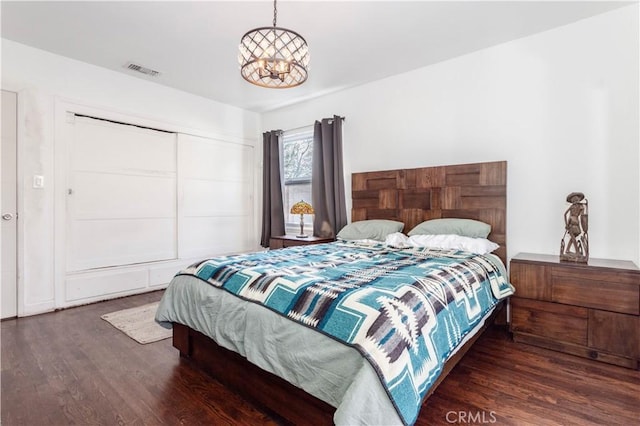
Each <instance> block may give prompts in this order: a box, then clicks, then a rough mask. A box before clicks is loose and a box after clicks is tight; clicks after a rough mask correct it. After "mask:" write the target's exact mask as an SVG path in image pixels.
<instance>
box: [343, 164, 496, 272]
mask: <svg viewBox="0 0 640 426" xmlns="http://www.w3.org/2000/svg"><path fill="white" fill-rule="evenodd" d="M351 193H352V199H353V205H352V210H351V220H352V221H357V220H366V219H390V220H397V221H400V222H404V232H405V233H407V232H409V231H410V230H411V229H413V227H414V226H416V225H417V224H419V223H421V222H423V221H425V220H428V219H437V218H452V217H458V218H465V219H475V220H480V221H482V222H485V223H488V224H489V225H491V234H489V239H490V240H491V241H493V242H495V243H497V244H500V248H499V249H497V250H496V251H495V254H496V255H498V256H499V257H500V258H501V259H502V261H503V262H504V264H505V265H506V264H507V239H506V217H507V214H506V213H507V162H506V161H495V162H490V163H475V164H460V165H453V166H436V167H421V168H417V169H399V170H385V171H376V172H363V173H353V175H352V177H351Z"/></svg>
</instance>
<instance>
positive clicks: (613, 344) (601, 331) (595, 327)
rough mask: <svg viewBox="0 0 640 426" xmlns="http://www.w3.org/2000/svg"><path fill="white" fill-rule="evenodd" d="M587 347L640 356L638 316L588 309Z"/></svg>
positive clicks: (634, 356) (632, 356)
mask: <svg viewBox="0 0 640 426" xmlns="http://www.w3.org/2000/svg"><path fill="white" fill-rule="evenodd" d="M589 347H591V348H595V349H600V350H605V351H608V352H613V353H618V354H621V355H623V356H627V357H629V358H640V317H639V316H636V315H626V314H616V313H614V312H604V311H597V310H593V309H590V310H589Z"/></svg>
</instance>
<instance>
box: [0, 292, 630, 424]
mask: <svg viewBox="0 0 640 426" xmlns="http://www.w3.org/2000/svg"><path fill="white" fill-rule="evenodd" d="M160 297H161V292H154V293H148V294H143V295H138V296H132V297H127V298H122V299H116V300H112V301H108V302H102V303H97V304H93V305H87V306H81V307H78V308H73V309H67V310H64V311H60V312H56V313H51V314H44V315H38V316H33V317H27V318H20V319H17V320H7V321H3V322H2V324H1V325H2V330H1V334H0V339H1V346H2V350H1V355H2V358H1V365H2V377H1V380H2V390H1V402H2V405H1V411H2V416H1V417H2V419H1V420H2V424H3V425H5V426H11V425H27V426H32V425H33V426H37V425H67V424H77V425H116V424H118V425H165V424H166V425H178V424H181V425H209V424H211V425H213V424H215V425H225V424H227V425H232V424H233V425H237V424H245V425H274V424H277V421H276V420H275V419H273V418H271V417H270V416H269V415H268V414H266V413H264V412H262V411H260V410H259V409H257V408H256V407H254V406H252V405H251V404H250V403H248V402H246V401H244V400H242V399H241V398H240V397H238V396H236V395H235V394H234V393H233V392H231V391H229V390H227V389H226V388H225V387H224V386H222V385H220V384H219V383H217V382H216V381H215V380H213V379H211V378H209V377H208V376H206V375H204V374H203V373H201V372H199V371H197V370H195V369H193V368H192V367H191V365H190V364H189V362H188V361H185V360H181V359H180V358H179V356H178V353H177V351H176V350H175V349H174V348H173V347H172V346H171V340H170V339H167V340H163V341H160V342H156V343H150V344H147V345H140V344H138V343H136V342H135V341H134V340H132V339H130V338H128V337H127V336H125V335H124V334H122V333H121V332H119V331H117V330H116V329H115V328H113V327H112V326H111V325H109V324H108V323H107V322H105V321H103V320H102V319H100V316H101V315H103V314H105V313H109V312H113V311H117V310H119V309H125V308H130V307H134V306H139V305H142V304H144V303H148V302H151V301H155V300H158V299H160ZM482 423H485V424H498V425H502V424H505V425H525V424H527V425H529V424H530V425H589V424H592V425H632V424H640V372H638V371H634V370H628V369H625V368H622V367H616V366H611V365H607V364H601V363H598V362H595V361H590V360H587V359H582V358H578V357H573V356H571V355H565V354H561V353H556V352H553V351H548V350H545V349H540V348H535V347H532V346H527V345H524V344H518V343H514V342H512V341H511V340H510V338H509V336H508V333H507V332H506V331H505V330H504V329H502V328H497V327H496V328H492V329H489V330H488V331H487V332H486V333H485V334H484V335H483V336H482V337H481V338H480V339H479V340H478V342H477V343H476V344H475V345H474V347H473V348H472V349H471V350H470V351H469V353H468V354H467V355H466V356H465V358H464V359H463V360H462V362H461V363H460V364H459V365H458V366H457V367H456V368H455V369H454V370H453V371H452V373H451V374H450V376H449V377H448V378H447V379H446V380H445V381H444V382H443V384H442V385H441V386H440V387H439V388H438V390H437V391H436V392H435V394H434V395H433V396H432V397H431V398H430V399H429V400H428V401H427V403H426V404H425V405H424V407H423V410H422V413H421V415H420V418H419V420H418V422H417V425H421V426H422V425H424V426H426V425H427V424H429V425H451V424H482Z"/></svg>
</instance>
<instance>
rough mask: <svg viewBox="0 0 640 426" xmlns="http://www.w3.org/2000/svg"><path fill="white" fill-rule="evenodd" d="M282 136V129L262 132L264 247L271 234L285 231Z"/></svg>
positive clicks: (262, 242)
mask: <svg viewBox="0 0 640 426" xmlns="http://www.w3.org/2000/svg"><path fill="white" fill-rule="evenodd" d="M281 136H282V130H272V131H270V132H265V133H263V134H262V142H263V145H262V237H261V238H260V245H261V246H262V247H269V239H270V238H271V236H278V235H284V232H285V230H284V208H283V206H282V182H281V180H280V138H281Z"/></svg>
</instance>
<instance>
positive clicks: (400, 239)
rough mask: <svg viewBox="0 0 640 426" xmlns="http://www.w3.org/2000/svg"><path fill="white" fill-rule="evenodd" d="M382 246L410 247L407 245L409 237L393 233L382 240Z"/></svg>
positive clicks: (400, 233)
mask: <svg viewBox="0 0 640 426" xmlns="http://www.w3.org/2000/svg"><path fill="white" fill-rule="evenodd" d="M384 244H385V245H387V246H392V247H400V248H402V247H411V244H409V237H407V236H406V235H404V234H403V233H402V232H394V233H393V234H389V235H387V238H385V240H384Z"/></svg>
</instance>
